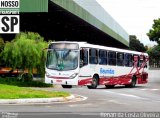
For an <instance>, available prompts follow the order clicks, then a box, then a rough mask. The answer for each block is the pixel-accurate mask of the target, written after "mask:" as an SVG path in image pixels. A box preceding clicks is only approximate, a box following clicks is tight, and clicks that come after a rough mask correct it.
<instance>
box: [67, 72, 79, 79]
mask: <svg viewBox="0 0 160 118" xmlns="http://www.w3.org/2000/svg"><path fill="white" fill-rule="evenodd" d="M77 75H78V73H74V74H72V75H71V76H70V77H69V78H70V79H73V78H75V77H76V76H77Z"/></svg>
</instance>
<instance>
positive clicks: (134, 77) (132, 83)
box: [125, 75, 137, 88]
mask: <svg viewBox="0 0 160 118" xmlns="http://www.w3.org/2000/svg"><path fill="white" fill-rule="evenodd" d="M136 82H137V77H136V76H135V75H134V76H133V77H132V81H131V84H129V85H125V86H126V87H130V88H133V87H135V86H136Z"/></svg>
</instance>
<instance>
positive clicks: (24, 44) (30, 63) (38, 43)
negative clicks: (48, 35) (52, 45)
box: [2, 32, 48, 74]
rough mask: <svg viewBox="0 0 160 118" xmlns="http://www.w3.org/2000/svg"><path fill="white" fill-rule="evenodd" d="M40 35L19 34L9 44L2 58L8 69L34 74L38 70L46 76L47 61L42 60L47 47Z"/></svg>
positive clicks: (30, 33) (31, 33)
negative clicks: (33, 71) (26, 70)
mask: <svg viewBox="0 0 160 118" xmlns="http://www.w3.org/2000/svg"><path fill="white" fill-rule="evenodd" d="M47 45H48V44H47V42H45V41H44V39H43V37H41V36H40V35H39V34H38V33H33V32H27V33H23V32H22V33H20V34H18V35H17V36H16V37H15V39H13V40H12V41H11V42H7V43H6V45H5V47H4V50H3V52H2V58H3V60H4V62H5V63H6V65H7V66H8V67H11V68H13V69H16V68H20V69H23V70H25V69H28V70H29V72H32V70H33V68H36V69H37V70H38V72H40V73H41V74H44V68H45V60H42V58H43V56H44V53H45V52H43V49H44V48H46V47H47Z"/></svg>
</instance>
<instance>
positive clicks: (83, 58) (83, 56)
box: [80, 48, 88, 67]
mask: <svg viewBox="0 0 160 118" xmlns="http://www.w3.org/2000/svg"><path fill="white" fill-rule="evenodd" d="M87 64H88V50H87V49H84V48H83V49H81V50H80V67H82V66H85V65H87Z"/></svg>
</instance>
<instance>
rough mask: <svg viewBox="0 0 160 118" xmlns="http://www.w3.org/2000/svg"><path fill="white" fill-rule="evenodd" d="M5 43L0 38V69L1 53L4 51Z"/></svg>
mask: <svg viewBox="0 0 160 118" xmlns="http://www.w3.org/2000/svg"><path fill="white" fill-rule="evenodd" d="M4 46H5V42H4V40H3V39H2V38H0V67H1V66H2V65H3V59H2V54H1V53H2V51H3V49H4Z"/></svg>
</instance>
